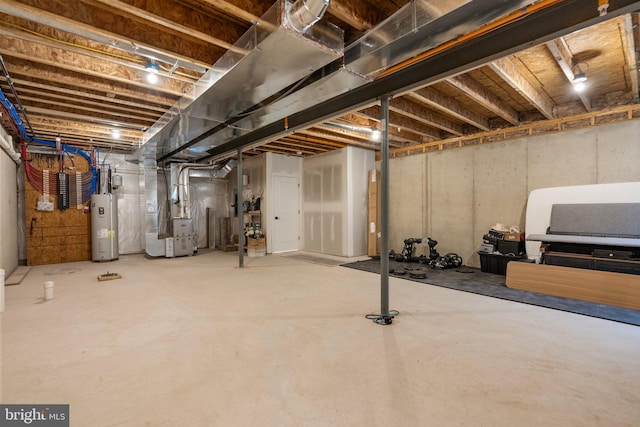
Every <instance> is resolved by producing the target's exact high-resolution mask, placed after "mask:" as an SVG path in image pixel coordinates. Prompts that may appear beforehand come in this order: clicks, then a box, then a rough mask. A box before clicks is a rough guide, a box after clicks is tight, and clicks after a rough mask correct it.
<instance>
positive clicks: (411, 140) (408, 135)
mask: <svg viewBox="0 0 640 427" xmlns="http://www.w3.org/2000/svg"><path fill="white" fill-rule="evenodd" d="M377 108H380V107H377ZM393 114H395V113H390V116H391V115H393ZM351 116H354V117H357V118H359V119H360V120H362V121H364V123H363V124H366V125H368V126H372V125H375V126H380V124H379V123H380V120H374V119H372V118H369V117H367V116H365V115H364V114H361V113H359V112H358V113H355V114H351ZM401 117H402V116H401ZM402 118H404V117H402ZM389 134H390V135H391V138H392V139H393V140H394V141H397V142H402V143H404V144H419V143H421V142H424V139H425V138H423V137H422V136H421V135H419V134H418V133H417V132H415V131H409V130H407V129H406V128H402V127H400V126H396V125H394V124H393V123H390V124H389ZM428 140H431V139H430V138H429V139H428Z"/></svg>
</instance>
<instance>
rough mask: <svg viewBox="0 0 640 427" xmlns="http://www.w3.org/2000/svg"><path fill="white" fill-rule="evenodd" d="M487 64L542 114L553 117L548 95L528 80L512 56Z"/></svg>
mask: <svg viewBox="0 0 640 427" xmlns="http://www.w3.org/2000/svg"><path fill="white" fill-rule="evenodd" d="M488 65H489V68H491V69H492V70H493V71H494V72H495V73H496V74H498V75H499V76H500V78H502V79H503V80H504V81H505V82H506V83H507V84H508V85H509V86H511V87H512V88H513V89H515V90H516V91H517V92H518V93H519V94H520V95H522V96H523V97H524V98H525V99H526V100H527V101H529V102H530V103H531V105H533V106H534V107H535V108H536V109H537V110H538V111H540V112H541V113H542V115H543V116H545V117H546V118H547V119H549V120H551V119H553V118H554V113H553V101H552V100H551V98H549V95H547V94H546V93H544V91H543V90H542V88H540V87H536V86H534V85H533V84H531V82H529V80H528V79H527V78H526V77H525V76H524V74H523V73H522V72H521V71H520V66H519V64H517V63H516V60H515V59H514V58H513V57H511V56H509V57H506V58H500V59H497V60H495V61H492V62H490V63H489V64H488Z"/></svg>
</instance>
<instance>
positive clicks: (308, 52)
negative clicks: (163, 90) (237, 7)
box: [142, 0, 344, 161]
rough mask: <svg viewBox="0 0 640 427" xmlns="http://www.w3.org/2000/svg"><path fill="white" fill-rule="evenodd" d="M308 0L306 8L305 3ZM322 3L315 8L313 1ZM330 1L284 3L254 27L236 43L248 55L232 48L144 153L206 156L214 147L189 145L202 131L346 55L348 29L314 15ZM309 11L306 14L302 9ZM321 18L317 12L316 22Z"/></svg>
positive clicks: (151, 136) (156, 131) (150, 135)
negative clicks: (268, 24) (262, 24)
mask: <svg viewBox="0 0 640 427" xmlns="http://www.w3.org/2000/svg"><path fill="white" fill-rule="evenodd" d="M300 2H302V3H307V6H306V7H305V6H304V5H303V6H300V5H299V3H300ZM316 3H317V5H316V7H311V6H313V5H315V4H316ZM326 4H327V2H326V0H306V1H305V0H298V2H295V3H291V2H289V1H286V0H280V1H278V2H277V3H276V4H275V5H274V6H273V7H272V8H271V9H270V10H269V11H268V12H267V13H266V14H265V15H264V16H263V17H262V21H266V22H269V23H271V24H273V27H272V28H274V29H273V31H269V29H268V28H266V27H267V26H257V25H254V26H253V27H252V28H251V29H250V30H249V31H248V32H247V33H245V34H244V35H243V36H242V37H241V38H240V39H239V40H238V42H236V44H235V45H234V46H237V47H239V48H242V50H244V51H246V52H247V53H246V55H242V54H239V53H237V52H234V51H228V52H227V53H226V54H225V55H223V56H222V57H221V58H220V60H218V61H217V62H216V63H215V64H214V65H213V67H212V69H211V70H209V71H208V72H207V73H206V74H205V75H204V76H203V77H202V78H201V79H200V80H199V81H198V82H197V83H196V84H195V85H194V87H193V88H192V89H191V90H190V91H189V93H187V94H185V96H183V97H182V98H181V99H180V100H179V101H178V102H177V103H176V104H175V105H174V106H173V107H172V108H171V109H170V110H169V111H168V112H167V113H166V114H165V115H164V116H163V117H162V118H161V119H160V120H159V121H158V122H157V123H156V124H155V125H154V126H153V127H151V128H150V129H149V130H148V131H147V132H146V133H145V136H144V142H145V145H144V147H143V150H142V151H143V153H150V152H154V153H155V154H156V157H157V158H158V159H160V158H163V156H164V157H166V156H167V155H168V154H169V155H170V154H172V153H175V154H177V153H178V152H180V155H179V156H172V157H174V159H178V160H185V161H187V160H189V159H193V158H197V157H200V156H202V153H203V152H205V151H206V149H207V148H210V146H209V147H203V146H202V144H200V146H199V147H197V148H195V147H194V148H191V149H190V150H188V151H186V150H184V151H183V150H182V149H181V148H186V146H188V145H189V144H190V142H191V141H193V139H194V138H196V137H198V136H199V135H201V134H202V133H204V132H206V131H209V130H211V129H214V128H216V127H217V126H220V127H221V128H224V127H225V126H227V125H230V126H232V123H233V122H234V121H235V120H238V119H239V118H241V117H243V116H244V115H247V114H249V112H251V111H252V110H254V109H256V108H259V107H260V105H261V103H263V102H265V101H267V100H269V99H270V98H272V97H273V96H274V95H276V94H278V93H279V92H281V91H282V90H284V89H286V88H287V87H289V86H291V85H292V84H293V83H295V82H297V81H299V80H300V79H302V78H303V77H305V76H307V75H309V74H311V73H313V72H314V71H316V70H318V69H320V68H322V67H324V66H325V65H327V64H329V63H330V62H332V61H334V60H336V59H337V58H340V57H341V56H342V54H343V49H344V41H343V38H344V37H343V31H342V30H341V29H339V28H338V27H336V26H334V25H333V24H330V23H327V22H323V21H320V22H316V23H314V18H313V17H312V15H313V14H310V12H309V11H312V10H315V12H316V13H323V12H324V10H325V9H326ZM301 11H305V13H301ZM319 17H320V16H316V19H315V20H316V21H317V19H319Z"/></svg>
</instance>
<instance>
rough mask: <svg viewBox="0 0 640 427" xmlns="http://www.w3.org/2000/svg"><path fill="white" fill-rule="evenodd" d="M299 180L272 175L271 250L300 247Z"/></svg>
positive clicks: (287, 249) (294, 249)
mask: <svg viewBox="0 0 640 427" xmlns="http://www.w3.org/2000/svg"><path fill="white" fill-rule="evenodd" d="M299 187H300V181H299V178H297V177H291V176H274V177H273V213H274V214H273V231H272V236H271V237H272V239H273V240H272V242H273V249H272V252H274V253H276V252H288V251H297V250H298V249H300V225H299V218H300V211H299V200H300V188H299Z"/></svg>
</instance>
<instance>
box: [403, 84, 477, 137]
mask: <svg viewBox="0 0 640 427" xmlns="http://www.w3.org/2000/svg"><path fill="white" fill-rule="evenodd" d="M407 96H408V97H409V98H413V99H416V100H418V101H420V102H421V103H423V104H425V105H428V106H429V107H432V108H435V109H437V110H439V111H441V112H443V113H445V114H448V115H451V116H453V117H455V118H457V119H459V120H462V121H465V122H467V123H468V124H470V125H472V126H475V127H477V128H479V129H482V130H489V120H488V119H486V118H485V117H482V116H481V115H480V114H478V113H476V112H475V111H472V110H470V109H469V108H467V107H465V106H464V105H462V104H461V103H459V102H458V101H456V100H455V99H452V98H450V97H448V96H446V95H444V94H443V93H442V92H440V91H438V90H437V89H434V88H431V87H424V88H422V89H417V90H414V91H413V92H410V93H409V94H407Z"/></svg>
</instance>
